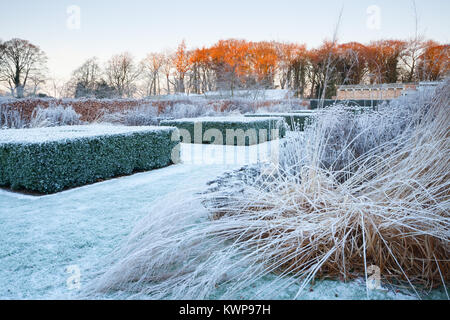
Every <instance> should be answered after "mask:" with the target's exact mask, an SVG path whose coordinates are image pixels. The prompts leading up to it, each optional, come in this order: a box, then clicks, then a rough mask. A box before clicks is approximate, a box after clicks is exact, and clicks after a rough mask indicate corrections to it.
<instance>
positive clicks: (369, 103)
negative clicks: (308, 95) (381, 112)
mask: <svg viewBox="0 0 450 320" xmlns="http://www.w3.org/2000/svg"><path fill="white" fill-rule="evenodd" d="M385 101H388V102H389V100H370V99H365V100H364V99H361V100H334V99H325V100H324V101H323V107H324V108H326V107H329V106H332V105H334V104H346V105H348V106H357V107H368V108H372V109H373V110H377V106H378V105H381V104H382V103H383V102H385ZM309 103H310V108H311V109H317V108H318V107H319V104H320V99H311V100H310V101H309Z"/></svg>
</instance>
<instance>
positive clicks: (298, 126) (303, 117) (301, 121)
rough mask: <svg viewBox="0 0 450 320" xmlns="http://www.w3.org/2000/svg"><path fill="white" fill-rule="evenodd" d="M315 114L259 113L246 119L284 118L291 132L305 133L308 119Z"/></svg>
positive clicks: (249, 115) (247, 115) (248, 115)
mask: <svg viewBox="0 0 450 320" xmlns="http://www.w3.org/2000/svg"><path fill="white" fill-rule="evenodd" d="M313 114H314V112H303V113H300V112H292V113H257V114H246V115H245V116H246V117H282V118H284V120H285V121H286V124H287V125H288V128H289V129H290V130H299V131H303V130H304V128H305V124H306V123H307V121H308V119H310V118H312V115H313Z"/></svg>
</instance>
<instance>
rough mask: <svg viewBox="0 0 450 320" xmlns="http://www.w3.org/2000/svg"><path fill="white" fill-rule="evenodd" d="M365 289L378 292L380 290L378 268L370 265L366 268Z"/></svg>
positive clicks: (379, 271) (379, 272)
mask: <svg viewBox="0 0 450 320" xmlns="http://www.w3.org/2000/svg"><path fill="white" fill-rule="evenodd" d="M367 275H368V277H367V283H366V285H367V289H369V290H380V289H381V270H380V267H378V266H375V265H371V266H369V267H367Z"/></svg>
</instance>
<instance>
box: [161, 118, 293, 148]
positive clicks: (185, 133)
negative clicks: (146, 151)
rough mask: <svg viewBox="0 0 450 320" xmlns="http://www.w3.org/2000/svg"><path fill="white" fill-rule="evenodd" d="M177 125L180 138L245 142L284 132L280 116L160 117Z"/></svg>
mask: <svg viewBox="0 0 450 320" xmlns="http://www.w3.org/2000/svg"><path fill="white" fill-rule="evenodd" d="M161 125H163V126H174V127H177V128H178V129H179V132H180V136H181V140H182V142H185V143H199V144H221V145H234V146H249V145H253V144H258V143H262V142H266V141H269V140H274V139H278V138H282V137H284V136H285V134H286V124H285V122H284V120H283V118H281V117H278V118H275V117H270V118H267V117H266V118H245V117H239V118H227V117H222V118H220V117H219V118H212V117H211V118H207V117H205V118H192V119H178V120H168V121H161Z"/></svg>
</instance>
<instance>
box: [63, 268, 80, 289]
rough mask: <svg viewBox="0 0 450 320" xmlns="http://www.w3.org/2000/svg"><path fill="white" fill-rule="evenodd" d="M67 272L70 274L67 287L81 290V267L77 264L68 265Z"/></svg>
mask: <svg viewBox="0 0 450 320" xmlns="http://www.w3.org/2000/svg"><path fill="white" fill-rule="evenodd" d="M66 273H68V274H69V277H68V278H67V280H66V285H67V289H69V290H80V288H81V271H80V267H79V266H78V265H76V264H74V265H70V266H67V267H66Z"/></svg>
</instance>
